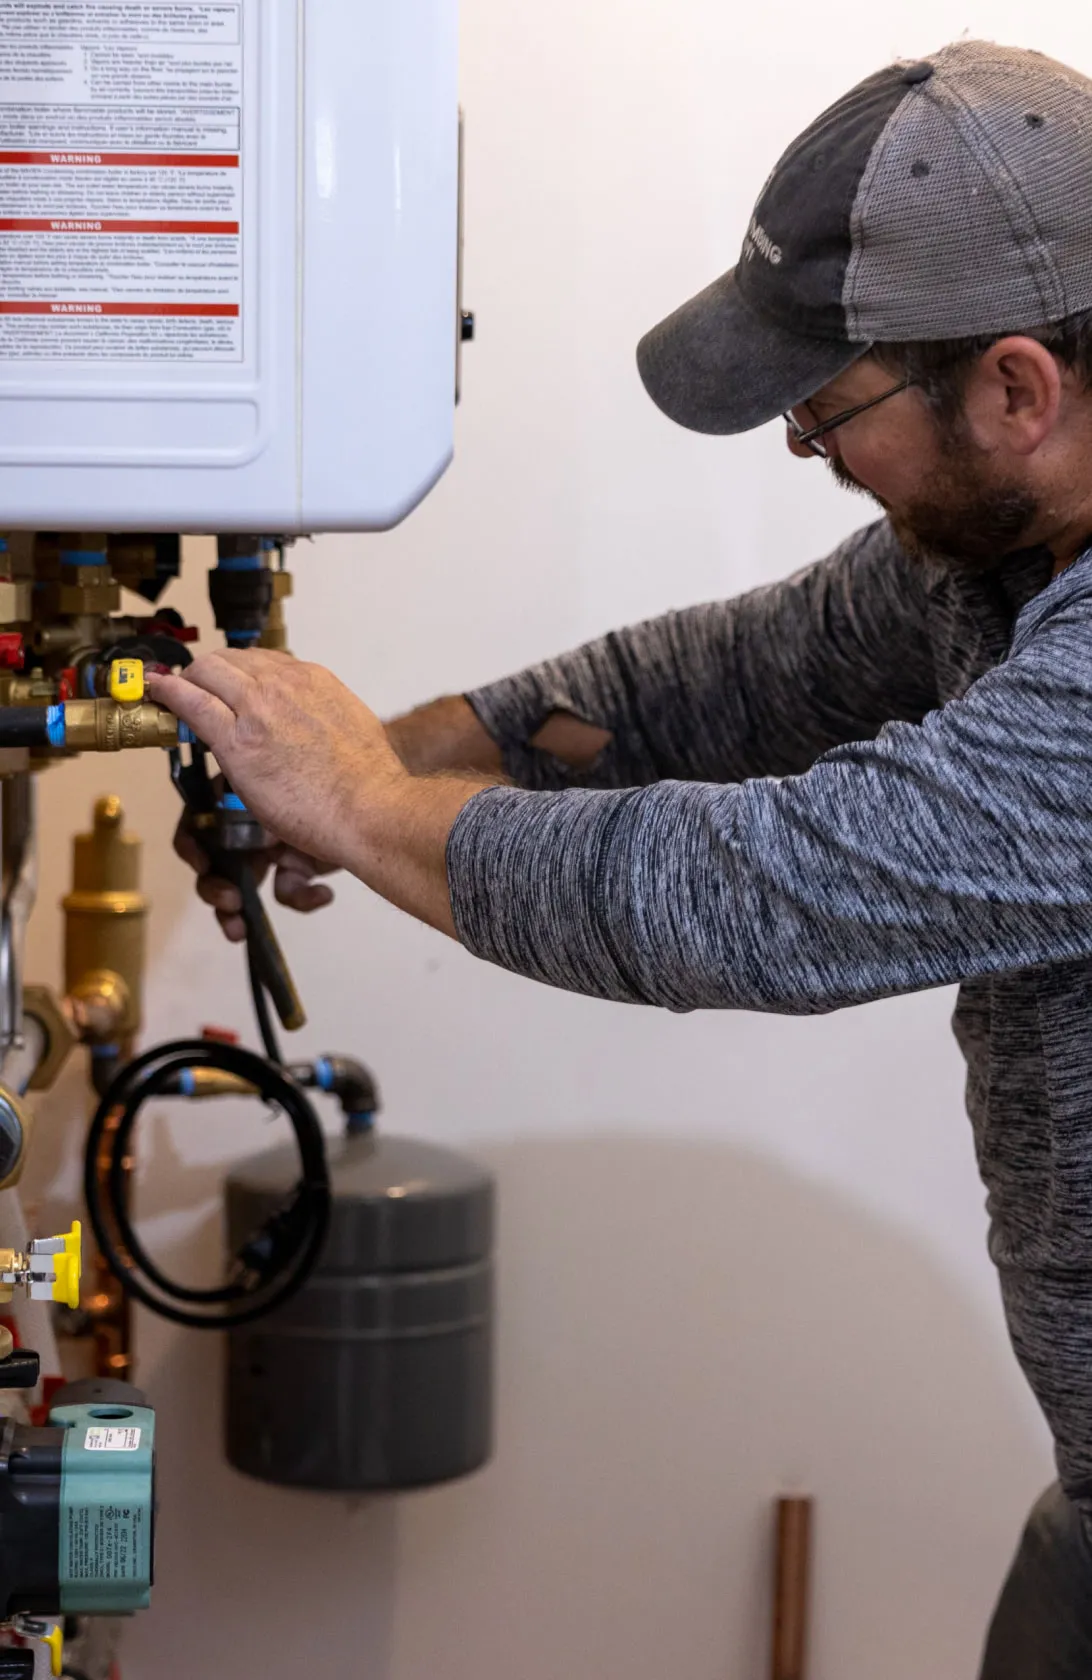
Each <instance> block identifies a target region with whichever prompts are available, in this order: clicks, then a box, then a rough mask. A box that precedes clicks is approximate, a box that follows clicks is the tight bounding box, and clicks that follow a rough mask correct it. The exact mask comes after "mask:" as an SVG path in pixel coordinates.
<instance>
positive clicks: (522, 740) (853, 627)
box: [467, 524, 937, 791]
mask: <svg viewBox="0 0 1092 1680" xmlns="http://www.w3.org/2000/svg"><path fill="white" fill-rule="evenodd" d="M467 699H468V701H469V703H470V705H471V707H472V708H473V710H474V712H475V713H476V715H477V717H478V718H479V720H480V722H481V724H482V727H483V728H484V730H485V732H486V733H487V734H488V735H489V736H490V737H491V738H492V739H493V740H494V741H496V742H497V743H498V745H499V747H500V749H501V753H502V758H503V767H504V771H505V774H506V775H507V776H508V777H509V779H510V780H511V781H513V782H515V783H516V784H517V785H518V786H520V787H525V788H529V789H536V790H540V791H553V790H560V789H563V788H567V787H574V786H575V787H585V788H623V787H642V786H648V785H650V784H652V783H654V782H658V781H665V780H678V781H701V782H718V783H724V782H740V781H744V780H746V779H748V778H749V777H755V776H787V775H795V774H798V773H800V772H801V771H804V770H806V769H807V768H808V767H809V765H811V764H813V763H814V762H815V760H816V758H818V757H819V755H820V754H821V753H823V752H826V751H828V750H829V749H830V748H831V747H834V746H838V745H841V744H843V743H844V742H847V741H855V740H867V739H871V738H872V737H873V736H875V735H876V734H877V733H878V731H879V730H880V728H881V727H882V726H883V724H884V723H886V722H889V721H891V720H892V719H905V720H908V721H917V720H918V719H920V718H921V717H923V716H924V715H925V713H926V712H927V711H928V710H929V709H930V708H931V707H932V706H934V705H935V704H936V702H937V688H936V674H935V671H934V668H933V662H932V654H931V650H930V647H929V644H928V639H927V635H926V631H925V597H924V593H923V589H922V585H921V580H920V577H919V576H918V574H917V573H916V572H915V571H914V570H913V569H912V568H911V567H910V564H909V562H908V561H907V559H906V557H905V555H902V554H901V552H900V551H899V549H898V545H897V544H896V542H895V539H894V537H893V536H892V534H891V532H890V530H889V528H888V527H887V526H886V525H883V524H881V525H878V526H875V527H872V528H871V529H869V530H868V531H864V532H858V533H857V534H856V536H854V537H852V538H850V539H849V541H848V542H846V543H845V544H843V545H842V547H841V548H840V549H839V550H837V551H836V552H835V553H834V554H833V555H831V556H829V557H828V558H827V559H826V560H825V561H821V562H820V563H819V564H818V565H816V566H812V567H809V568H807V569H806V570H805V571H803V572H800V573H797V574H796V575H795V576H794V577H791V578H788V579H786V580H785V581H784V582H782V583H779V584H775V585H771V586H769V587H767V588H764V589H758V590H753V591H751V592H750V593H749V594H747V595H743V596H740V597H737V598H736V599H734V600H727V601H711V602H707V603H704V604H702V605H698V606H694V607H687V608H685V609H683V610H682V611H679V612H672V613H667V614H665V615H664V616H662V617H660V618H655V619H650V620H647V621H646V622H644V623H642V624H636V625H631V626H630V627H628V628H626V629H623V630H619V631H615V632H612V633H611V634H610V635H607V636H604V637H602V638H600V639H599V640H598V641H594V642H588V643H586V644H585V645H584V646H583V647H579V648H576V649H575V650H573V651H572V652H570V653H565V654H561V655H560V656H558V657H557V658H553V659H547V660H544V661H543V662H542V663H541V664H539V665H535V666H532V667H531V668H530V669H528V670H525V671H521V672H517V673H516V674H515V675H513V676H510V677H507V678H504V679H503V680H502V681H500V682H496V683H492V684H489V685H487V686H486V687H484V688H479V689H476V690H474V691H472V692H471V693H470V694H468V696H467ZM561 716H569V717H571V718H574V719H580V720H583V725H582V726H583V727H584V728H585V729H586V730H587V729H590V730H591V731H593V733H595V734H597V735H598V744H599V750H598V752H597V754H596V755H594V756H591V757H589V758H587V759H583V758H581V759H578V760H576V759H573V758H572V757H571V756H569V755H567V754H566V753H564V752H562V753H558V752H557V749H556V747H553V746H551V745H550V743H549V741H548V740H547V739H546V738H545V734H546V730H547V729H549V728H550V727H552V726H553V725H554V724H555V723H556V720H557V719H558V718H559V717H561ZM544 726H545V728H544Z"/></svg>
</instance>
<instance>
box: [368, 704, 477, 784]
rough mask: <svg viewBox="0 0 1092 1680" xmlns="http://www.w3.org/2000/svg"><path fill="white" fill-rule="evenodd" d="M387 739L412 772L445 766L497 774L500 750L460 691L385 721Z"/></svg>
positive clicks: (429, 772)
mask: <svg viewBox="0 0 1092 1680" xmlns="http://www.w3.org/2000/svg"><path fill="white" fill-rule="evenodd" d="M386 730H387V739H388V741H389V742H390V744H391V746H392V747H393V748H394V750H395V752H396V753H397V754H398V756H399V758H400V759H401V760H402V763H403V764H404V765H405V767H406V769H407V770H410V771H412V773H413V774H414V775H415V776H426V775H434V774H435V773H436V772H438V771H445V770H464V771H466V770H476V771H480V772H481V773H482V774H485V775H499V774H500V771H501V750H500V748H499V747H498V746H497V744H496V742H495V741H494V740H493V738H492V736H490V735H489V734H488V733H487V732H486V730H485V729H484V728H483V726H482V724H481V723H479V721H478V718H477V716H476V714H475V712H474V709H473V707H472V706H470V704H469V703H468V702H467V701H466V700H464V699H463V698H462V696H461V695H458V694H451V695H446V696H445V697H444V698H443V699H440V700H432V701H430V702H429V703H428V704H427V705H424V706H417V707H416V708H415V709H414V710H413V711H412V712H407V713H406V714H405V715H404V716H403V717H397V718H392V719H391V720H390V721H389V722H388V723H387V725H386Z"/></svg>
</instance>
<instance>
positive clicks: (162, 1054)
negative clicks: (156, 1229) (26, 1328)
mask: <svg viewBox="0 0 1092 1680" xmlns="http://www.w3.org/2000/svg"><path fill="white" fill-rule="evenodd" d="M256 991H257V993H259V994H260V987H259V988H257V989H256ZM263 1001H264V999H263ZM195 1068H214V1069H217V1070H219V1071H221V1072H224V1073H229V1074H233V1075H235V1077H236V1078H238V1079H242V1080H245V1081H246V1082H247V1083H248V1084H250V1085H253V1086H254V1087H255V1089H256V1091H257V1094H258V1095H259V1096H260V1097H261V1098H262V1099H263V1100H264V1101H266V1102H267V1103H272V1104H275V1105H276V1106H277V1107H278V1108H279V1109H281V1110H282V1111H283V1113H284V1114H285V1116H286V1117H287V1119H288V1120H289V1122H290V1123H291V1125H292V1128H293V1130H294V1132H295V1135H296V1143H297V1145H298V1148H299V1152H300V1165H301V1168H302V1173H301V1177H300V1180H299V1183H298V1184H297V1186H296V1189H295V1191H294V1192H293V1194H292V1195H291V1197H290V1198H289V1200H288V1201H286V1202H285V1204H284V1205H283V1206H282V1207H281V1208H280V1209H279V1210H278V1211H277V1212H276V1213H275V1214H274V1215H273V1216H272V1218H271V1219H269V1220H267V1221H266V1223H265V1224H264V1225H263V1226H262V1227H261V1228H260V1230H258V1231H256V1232H255V1233H254V1234H253V1235H252V1236H251V1238H250V1239H249V1240H248V1242H247V1243H246V1244H245V1245H244V1247H243V1249H242V1250H241V1251H240V1252H239V1254H238V1255H236V1256H235V1262H236V1276H235V1277H234V1278H233V1280H232V1281H231V1282H230V1283H228V1284H226V1285H224V1286H223V1287H222V1288H220V1289H189V1288H186V1287H185V1286H183V1285H181V1284H178V1283H176V1282H175V1281H174V1280H173V1279H172V1278H169V1277H167V1276H166V1274H165V1273H164V1272H162V1271H161V1270H160V1269H159V1267H158V1266H157V1265H156V1264H155V1262H154V1261H153V1260H152V1258H151V1256H150V1255H149V1254H148V1252H147V1250H146V1249H145V1247H144V1245H143V1243H142V1242H141V1240H140V1238H139V1237H138V1235H137V1233H136V1230H135V1228H134V1226H133V1222H132V1220H131V1218H130V1217H129V1212H128V1208H127V1206H126V1194H125V1159H126V1156H127V1155H128V1153H129V1147H130V1140H131V1137H132V1133H133V1128H134V1127H135V1125H136V1122H137V1117H138V1115H139V1112H140V1110H141V1108H142V1107H143V1105H144V1104H145V1103H146V1102H147V1101H148V1100H149V1099H150V1098H152V1097H155V1096H167V1095H172V1094H174V1095H177V1094H179V1093H180V1092H181V1091H182V1090H183V1084H182V1078H183V1075H184V1074H185V1072H186V1071H187V1070H189V1069H195ZM119 1110H120V1120H119V1122H118V1125H117V1128H116V1130H112V1131H111V1132H110V1134H109V1141H108V1143H107V1127H108V1124H109V1122H110V1120H111V1118H112V1116H113V1115H114V1114H115V1113H117V1112H118V1111H119ZM104 1145H106V1147H107V1148H108V1154H107V1170H106V1172H105V1173H103V1172H102V1171H101V1162H102V1156H103V1149H104ZM84 1195H85V1197H86V1201H87V1211H88V1215H89V1218H90V1221H91V1227H92V1230H93V1231H94V1233H95V1238H96V1240H97V1242H98V1245H99V1248H100V1249H101V1251H102V1254H103V1257H104V1259H105V1260H106V1262H107V1264H108V1266H109V1267H110V1270H111V1271H112V1272H113V1274H114V1276H115V1277H116V1278H117V1279H118V1281H119V1282H120V1283H121V1285H122V1287H123V1288H124V1289H125V1290H126V1292H127V1293H128V1294H130V1295H131V1296H133V1297H134V1299H135V1300H137V1301H140V1302H141V1303H142V1304H143V1305H144V1306H146V1307H149V1308H150V1309H151V1310H152V1311H153V1312H155V1313H157V1314H158V1315H159V1316H160V1317H161V1318H166V1319H169V1320H170V1321H171V1322H172V1323H174V1324H182V1325H185V1326H187V1327H188V1328H190V1329H196V1330H207V1329H211V1330H226V1329H233V1328H235V1327H236V1326H238V1325H241V1324H249V1323H251V1322H252V1321H253V1320H254V1319H257V1318H262V1317H264V1316H265V1314H266V1313H269V1312H272V1311H273V1310H274V1309H275V1308H276V1307H279V1306H282V1305H283V1304H284V1302H285V1301H287V1300H288V1299H289V1298H290V1297H291V1296H292V1295H294V1294H295V1292H296V1291H297V1290H298V1289H299V1288H301V1287H302V1285H303V1284H304V1283H305V1282H306V1280H307V1278H308V1276H309V1275H310V1273H311V1270H312V1269H313V1267H314V1265H315V1263H316V1261H317V1260H318V1257H319V1254H320V1253H321V1251H322V1246H323V1243H324V1242H325V1240H326V1233H327V1229H328V1227H329V1220H330V1180H329V1175H328V1172H327V1166H326V1147H325V1143H324V1140H323V1134H322V1128H321V1126H320V1125H319V1120H318V1116H317V1114H316V1113H315V1110H314V1108H313V1107H312V1105H311V1103H310V1101H309V1100H308V1098H307V1096H306V1095H305V1093H304V1091H303V1090H302V1088H301V1087H300V1085H299V1084H298V1083H297V1082H296V1080H295V1079H293V1078H292V1076H291V1075H290V1074H289V1073H288V1072H287V1071H286V1070H285V1069H284V1068H283V1067H281V1066H280V1065H279V1063H277V1062H274V1061H272V1060H267V1059H266V1058H265V1057H263V1056H259V1055H256V1054H255V1053H254V1052H253V1051H251V1050H244V1049H241V1048H240V1047H239V1046H237V1045H233V1044H220V1043H216V1042H212V1041H210V1040H208V1039H203V1038H196V1039H177V1040H175V1041H174V1042H172V1043H169V1044H161V1045H158V1046H157V1047H156V1048H155V1049H154V1050H148V1051H146V1052H145V1054H144V1055H142V1056H137V1057H136V1059H135V1060H134V1061H131V1062H130V1063H129V1064H128V1065H127V1066H126V1067H124V1068H122V1070H121V1072H120V1073H119V1074H118V1075H117V1077H116V1078H115V1079H114V1080H113V1081H112V1083H111V1084H110V1086H109V1088H108V1089H107V1091H106V1093H105V1095H104V1096H103V1098H102V1101H101V1102H100V1103H99V1106H98V1108H97V1110H96V1112H95V1117H94V1119H93V1120H92V1122H91V1129H90V1131H89V1133H88V1136H87V1148H86V1152H85V1157H84ZM198 1309H203V1310H198Z"/></svg>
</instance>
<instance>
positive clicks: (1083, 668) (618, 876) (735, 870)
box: [448, 601, 1092, 1014]
mask: <svg viewBox="0 0 1092 1680" xmlns="http://www.w3.org/2000/svg"><path fill="white" fill-rule="evenodd" d="M448 861H449V880H450V884H451V891H452V903H453V907H454V913H455V918H456V924H457V927H458V930H459V933H460V935H461V937H462V939H463V941H464V942H465V943H466V944H467V945H468V946H469V948H470V949H471V950H472V951H474V952H476V953H477V954H478V955H479V956H482V957H485V958H487V959H489V960H490V961H492V962H495V963H498V964H501V965H502V966H504V967H506V968H509V969H512V970H514V971H515V972H517V973H519V974H523V975H527V976H530V977H531V978H533V979H537V980H540V981H545V982H547V983H549V984H551V985H555V986H560V987H565V988H567V989H568V990H571V991H576V992H584V993H588V994H591V995H593V996H596V997H603V998H613V999H617V1000H620V1001H623V1002H629V1003H644V1004H655V1005H661V1006H664V1007H666V1008H669V1009H677V1010H686V1009H709V1008H727V1009H753V1010H764V1011H770V1012H779V1013H786V1014H809V1013H821V1012H824V1011H827V1010H832V1009H837V1008H839V1007H842V1006H844V1005H848V1004H858V1003H864V1002H867V1001H868V1000H870V999H874V998H880V997H886V996H890V995H893V994H896V993H900V992H909V991H917V990H921V989H924V988H927V987H932V986H941V985H945V984H948V983H950V982H953V981H958V980H963V979H968V978H971V977H972V976H976V975H984V974H991V973H997V972H1004V971H1008V970H1014V969H1019V968H1025V967H1029V966H1032V965H1035V964H1041V963H1056V962H1064V961H1066V960H1070V959H1076V958H1083V957H1087V956H1089V955H1090V954H1092V605H1090V604H1089V602H1088V601H1082V602H1077V603H1076V604H1072V603H1071V604H1070V605H1069V606H1068V607H1066V609H1065V610H1064V611H1062V612H1060V613H1059V614H1056V615H1055V616H1054V617H1053V618H1052V619H1050V620H1049V621H1048V622H1046V623H1045V624H1042V625H1040V627H1039V629H1038V630H1037V631H1036V632H1035V633H1034V634H1033V635H1032V636H1031V637H1029V639H1028V640H1027V641H1026V643H1025V644H1024V645H1023V646H1022V647H1021V648H1020V649H1019V651H1018V652H1016V653H1014V654H1013V655H1012V656H1011V657H1010V658H1009V659H1008V660H1007V662H1006V663H1005V664H1003V665H1001V666H999V667H997V668H996V669H994V670H993V671H991V672H990V673H988V674H987V675H986V676H984V677H983V678H981V679H980V680H979V681H978V682H977V683H975V684H974V685H973V686H972V687H971V688H970V689H969V690H968V691H967V693H966V695H964V696H963V697H962V698H961V699H959V700H955V701H952V702H951V703H949V704H948V705H946V706H945V707H943V708H942V709H940V710H936V711H934V712H932V713H930V714H929V715H928V716H927V717H926V718H925V719H924V720H923V721H922V722H921V723H920V724H919V725H912V724H906V723H895V724H893V725H891V726H889V727H887V728H885V729H884V730H883V731H882V733H881V734H880V736H879V738H878V739H876V740H874V741H870V742H860V743H856V744H852V745H846V746H842V747H839V748H837V749H835V750H833V751H831V752H829V753H827V754H826V755H825V756H824V757H823V758H821V759H820V760H819V761H818V762H817V763H816V764H815V765H814V766H813V767H812V768H811V769H809V770H808V771H807V772H806V773H804V774H801V775H796V776H789V777H787V778H785V779H783V780H780V781H779V780H773V779H765V780H752V781H747V782H745V783H743V784H742V785H741V786H733V787H723V786H710V785H705V784H686V783H682V782H678V781H673V782H665V783H663V784H661V785H659V786H657V787H652V788H648V789H637V790H632V791H627V792H588V791H581V790H574V791H567V792H562V793H525V792H520V791H517V790H512V789H497V790H490V791H488V792H485V793H483V794H481V795H479V796H477V797H476V798H475V799H474V800H473V801H472V802H471V803H470V805H469V806H468V807H467V808H466V810H465V811H464V812H463V814H462V816H461V817H460V819H459V821H458V823H457V824H456V826H455V829H454V830H453V833H452V836H451V840H450V845H449V860H448Z"/></svg>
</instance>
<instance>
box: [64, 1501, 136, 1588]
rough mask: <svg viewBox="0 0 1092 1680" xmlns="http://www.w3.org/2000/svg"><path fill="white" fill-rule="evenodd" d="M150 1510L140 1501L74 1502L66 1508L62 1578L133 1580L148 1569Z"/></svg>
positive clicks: (67, 1579)
mask: <svg viewBox="0 0 1092 1680" xmlns="http://www.w3.org/2000/svg"><path fill="white" fill-rule="evenodd" d="M149 1544H150V1539H149V1534H148V1522H147V1513H146V1512H145V1510H144V1507H143V1506H141V1505H71V1506H69V1507H68V1508H67V1510H66V1511H65V1526H64V1531H63V1537H62V1552H61V1560H60V1561H61V1579H62V1581H63V1582H67V1581H134V1580H140V1579H142V1578H143V1577H144V1575H145V1573H146V1571H147V1557H148V1547H149Z"/></svg>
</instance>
